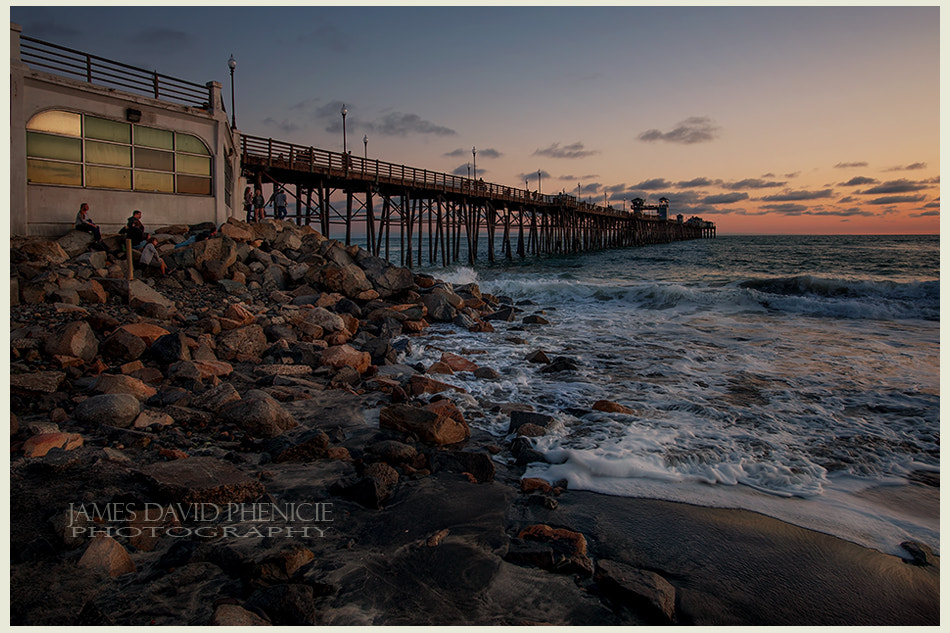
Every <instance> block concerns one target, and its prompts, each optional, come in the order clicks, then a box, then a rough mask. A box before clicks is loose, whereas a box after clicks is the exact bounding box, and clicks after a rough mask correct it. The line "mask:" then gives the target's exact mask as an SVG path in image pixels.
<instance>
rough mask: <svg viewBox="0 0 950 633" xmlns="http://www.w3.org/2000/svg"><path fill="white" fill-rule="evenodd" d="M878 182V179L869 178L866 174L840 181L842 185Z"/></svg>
mask: <svg viewBox="0 0 950 633" xmlns="http://www.w3.org/2000/svg"><path fill="white" fill-rule="evenodd" d="M876 183H877V180H876V179H874V178H868V177H866V176H855V177H854V178H852V179H851V180H849V181H848V182H842V183H840V185H841V186H842V187H857V186H858V185H873V184H876Z"/></svg>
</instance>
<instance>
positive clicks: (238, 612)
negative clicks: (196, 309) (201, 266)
mask: <svg viewBox="0 0 950 633" xmlns="http://www.w3.org/2000/svg"><path fill="white" fill-rule="evenodd" d="M224 226H229V225H227V224H225V225H224ZM222 232H224V231H223V229H222ZM229 235H230V234H229ZM211 626H271V623H270V622H268V621H267V620H265V619H264V618H262V617H261V616H259V615H257V614H256V613H252V612H250V611H248V610H247V609H245V608H244V607H242V606H239V605H236V604H219V605H218V606H217V607H215V609H214V615H212V616H211Z"/></svg>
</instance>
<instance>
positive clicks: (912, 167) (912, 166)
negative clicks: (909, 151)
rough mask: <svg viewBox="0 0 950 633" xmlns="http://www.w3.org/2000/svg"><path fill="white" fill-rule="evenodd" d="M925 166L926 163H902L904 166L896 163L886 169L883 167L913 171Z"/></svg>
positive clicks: (892, 169) (889, 169)
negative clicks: (894, 165) (895, 165)
mask: <svg viewBox="0 0 950 633" xmlns="http://www.w3.org/2000/svg"><path fill="white" fill-rule="evenodd" d="M926 168H927V163H911V164H910V165H904V166H900V165H898V166H897V167H889V168H888V169H885V170H884V171H914V170H915V169H926Z"/></svg>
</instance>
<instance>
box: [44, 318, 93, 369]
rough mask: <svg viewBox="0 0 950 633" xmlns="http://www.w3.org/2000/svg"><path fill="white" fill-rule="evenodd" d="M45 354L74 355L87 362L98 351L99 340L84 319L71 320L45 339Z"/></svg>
mask: <svg viewBox="0 0 950 633" xmlns="http://www.w3.org/2000/svg"><path fill="white" fill-rule="evenodd" d="M45 350H46V353H47V354H51V355H52V354H59V355H63V356H75V357H77V358H81V359H83V360H84V361H86V362H87V363H88V362H90V361H92V359H93V358H95V356H96V354H98V353H99V341H98V340H97V339H96V334H95V332H93V331H92V328H91V327H90V326H89V324H88V323H87V322H85V321H73V322H72V323H69V324H67V325H65V326H64V327H62V328H60V329H59V330H57V331H56V332H55V333H54V334H53V335H52V336H50V337H49V338H47V339H46V345H45Z"/></svg>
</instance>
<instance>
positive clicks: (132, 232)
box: [120, 209, 149, 248]
mask: <svg viewBox="0 0 950 633" xmlns="http://www.w3.org/2000/svg"><path fill="white" fill-rule="evenodd" d="M123 231H124V232H125V236H126V237H127V238H129V239H130V240H132V248H143V247H144V246H145V243H146V242H147V241H148V238H149V234H148V233H146V232H145V225H143V224H142V212H141V211H139V210H138V209H136V210H135V211H133V212H132V217H130V218H129V221H128V222H127V223H126V225H125V228H124V229H123V230H122V231H120V233H121V232H123Z"/></svg>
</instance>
